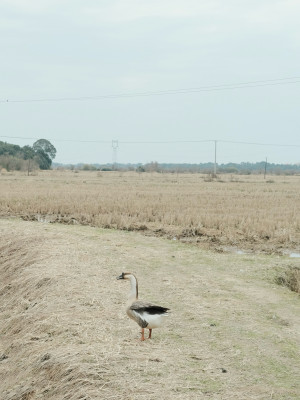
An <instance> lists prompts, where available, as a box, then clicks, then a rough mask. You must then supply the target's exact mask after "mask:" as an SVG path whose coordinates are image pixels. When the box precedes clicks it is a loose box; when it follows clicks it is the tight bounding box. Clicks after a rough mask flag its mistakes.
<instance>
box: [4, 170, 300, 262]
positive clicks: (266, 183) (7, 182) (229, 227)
mask: <svg viewBox="0 0 300 400" xmlns="http://www.w3.org/2000/svg"><path fill="white" fill-rule="evenodd" d="M0 215H1V216H21V217H22V218H23V219H25V220H39V221H44V222H47V221H48V222H61V223H66V224H83V225H91V226H95V227H106V228H117V229H124V230H140V231H142V232H143V233H145V234H148V235H158V236H166V237H169V238H176V239H179V240H181V241H192V242H197V243H199V244H200V245H202V246H204V247H213V248H215V249H217V250H219V251H223V250H224V249H225V250H226V249H228V247H237V248H242V249H248V250H262V251H266V252H268V253H273V252H277V253H279V254H280V253H284V252H285V251H286V250H296V251H299V250H300V176H290V177H286V176H272V177H269V178H267V179H266V180H264V179H263V176H260V175H250V176H229V175H224V176H220V177H219V178H218V179H216V180H212V179H209V177H208V176H207V175H200V174H178V175H177V174H158V173H141V174H138V173H136V172H124V173H122V172H82V171H80V172H78V173H76V172H71V171H45V172H39V173H38V175H36V176H29V177H28V176H26V175H25V174H22V173H11V174H8V173H6V174H2V175H0Z"/></svg>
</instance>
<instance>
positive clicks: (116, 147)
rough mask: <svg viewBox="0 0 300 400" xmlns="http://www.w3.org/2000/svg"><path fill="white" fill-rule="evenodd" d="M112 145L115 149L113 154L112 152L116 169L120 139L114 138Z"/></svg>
mask: <svg viewBox="0 0 300 400" xmlns="http://www.w3.org/2000/svg"><path fill="white" fill-rule="evenodd" d="M111 146H112V149H113V154H112V164H113V169H116V167H117V150H118V147H119V142H118V140H112V141H111Z"/></svg>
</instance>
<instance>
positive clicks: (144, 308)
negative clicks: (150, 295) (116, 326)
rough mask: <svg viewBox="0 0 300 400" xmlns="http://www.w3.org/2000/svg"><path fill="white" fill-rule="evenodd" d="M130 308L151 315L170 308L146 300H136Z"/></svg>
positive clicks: (164, 312)
mask: <svg viewBox="0 0 300 400" xmlns="http://www.w3.org/2000/svg"><path fill="white" fill-rule="evenodd" d="M130 310H132V311H135V312H137V313H139V314H143V313H147V314H150V315H162V314H166V313H167V312H168V311H169V308H166V307H161V306H156V305H155V304H151V303H146V302H144V301H135V302H134V303H132V304H131V306H130Z"/></svg>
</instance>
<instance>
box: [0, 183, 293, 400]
mask: <svg viewBox="0 0 300 400" xmlns="http://www.w3.org/2000/svg"><path fill="white" fill-rule="evenodd" d="M42 182H43V181H42ZM13 185H15V183H13ZM90 185H91V184H90ZM53 186H54V182H53V183H52V187H53ZM91 186H92V185H91ZM298 264H299V261H298V260H297V259H291V258H289V257H287V256H285V257H282V256H278V255H265V254H257V253H252V254H230V253H217V252H213V251H210V250H205V249H201V248H199V247H197V246H190V245H187V244H184V243H181V242H179V241H170V240H166V239H165V238H158V237H147V236H144V235H140V234H139V233H136V232H126V231H122V232H121V231H117V230H111V229H99V228H92V227H87V226H86V227H84V226H79V225H76V226H65V225H58V224H42V223H37V222H29V221H22V220H20V219H16V218H13V219H0V300H1V301H0V398H1V400H38V399H43V400H67V399H68V400H79V399H81V400H103V399H104V400H109V399H115V400H138V399H139V400H142V399H145V400H146V399H147V400H156V399H164V400H171V399H172V400H173V399H178V400H198V399H204V400H211V399H213V400H267V399H272V400H298V399H299V398H300V376H299V362H300V355H299V345H300V337H299V330H300V306H299V295H297V294H296V293H294V292H291V291H290V290H289V289H287V288H286V287H283V286H279V285H277V284H275V280H276V277H277V276H278V274H281V273H283V272H284V271H286V270H287V269H288V268H289V267H291V266H294V267H296V266H297V265H298ZM122 271H131V272H133V273H135V274H136V275H137V277H138V278H139V289H140V290H139V291H140V296H141V299H144V300H148V301H153V302H155V303H158V304H161V305H164V306H166V307H169V308H170V309H171V311H172V313H171V316H170V317H169V319H168V321H167V323H166V324H165V326H164V327H162V328H161V329H156V330H154V331H153V338H152V339H151V340H146V341H145V342H141V341H140V340H139V329H138V326H137V325H136V324H135V323H134V322H133V321H130V320H129V319H128V318H127V316H126V314H125V301H126V296H127V292H128V290H129V287H128V285H127V282H120V281H117V280H116V276H117V275H119V274H120V273H121V272H122Z"/></svg>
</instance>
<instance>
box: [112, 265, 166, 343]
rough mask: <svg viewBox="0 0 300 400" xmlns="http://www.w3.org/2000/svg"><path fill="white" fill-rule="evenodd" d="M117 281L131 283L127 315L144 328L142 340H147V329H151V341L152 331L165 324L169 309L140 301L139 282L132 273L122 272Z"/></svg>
mask: <svg viewBox="0 0 300 400" xmlns="http://www.w3.org/2000/svg"><path fill="white" fill-rule="evenodd" d="M117 279H125V280H129V281H130V284H131V289H130V293H129V296H128V301H127V307H126V313H127V315H128V317H129V318H131V319H133V320H134V321H135V322H136V323H137V324H138V325H139V326H140V327H141V328H142V331H141V334H142V338H141V340H142V341H144V340H145V334H144V331H145V328H147V329H149V337H148V339H151V334H152V329H153V328H158V327H159V326H160V325H161V324H162V323H163V322H164V319H165V317H167V316H168V311H169V308H166V307H161V306H156V305H154V304H151V303H146V302H144V301H140V300H138V282H137V279H136V277H135V275H133V274H132V273H130V272H122V274H121V275H120V276H118V277H117Z"/></svg>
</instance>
